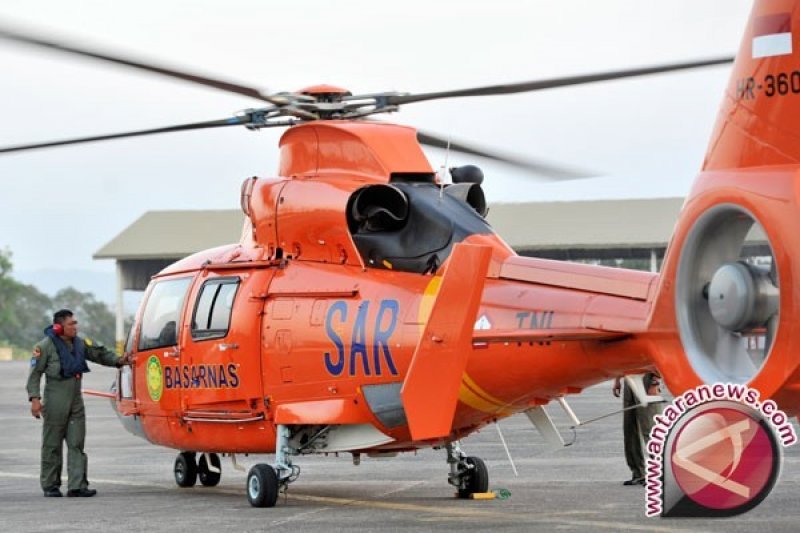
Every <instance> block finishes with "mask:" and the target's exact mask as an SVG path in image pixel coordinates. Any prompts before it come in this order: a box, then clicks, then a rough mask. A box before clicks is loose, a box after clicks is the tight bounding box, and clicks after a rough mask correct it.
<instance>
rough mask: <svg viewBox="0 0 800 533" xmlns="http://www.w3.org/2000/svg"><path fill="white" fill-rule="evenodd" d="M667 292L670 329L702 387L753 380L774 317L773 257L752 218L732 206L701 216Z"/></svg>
mask: <svg viewBox="0 0 800 533" xmlns="http://www.w3.org/2000/svg"><path fill="white" fill-rule="evenodd" d="M675 289H676V290H675V308H676V313H677V321H678V330H679V333H680V337H681V341H682V343H683V347H684V350H685V351H686V356H687V359H688V361H689V363H690V364H691V366H692V368H693V369H694V371H695V372H696V373H697V375H698V376H699V377H700V378H701V379H702V380H703V381H705V382H706V383H713V382H733V383H747V382H750V381H751V380H752V379H753V378H755V376H756V375H757V374H758V373H759V371H760V369H761V368H762V366H763V365H764V363H765V361H766V360H767V358H768V357H769V354H770V351H771V349H772V345H773V343H774V340H775V334H776V330H777V327H778V316H779V312H780V284H779V276H778V271H777V265H776V261H775V257H774V254H773V251H772V247H771V245H770V243H769V241H768V239H767V237H766V236H765V234H764V232H763V229H762V228H761V226H760V224H759V223H758V221H757V220H756V218H755V217H754V216H753V215H752V214H751V213H750V212H749V211H747V210H746V209H744V208H743V207H741V206H738V205H734V204H719V205H716V206H714V207H712V208H711V209H709V210H708V211H706V212H705V213H703V215H702V216H700V218H698V219H697V221H696V222H695V224H694V225H693V226H692V228H691V229H690V230H689V232H688V234H687V238H686V240H685V241H684V244H683V247H682V249H681V252H680V260H679V263H678V271H677V278H676V287H675Z"/></svg>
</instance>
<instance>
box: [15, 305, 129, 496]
mask: <svg viewBox="0 0 800 533" xmlns="http://www.w3.org/2000/svg"><path fill="white" fill-rule="evenodd" d="M44 333H45V335H46V336H45V338H44V339H42V340H41V341H39V342H38V343H37V344H36V346H35V347H34V349H33V358H32V359H31V371H30V375H29V376H28V385H27V389H28V399H29V400H30V402H31V414H32V415H33V416H34V417H35V418H39V417H41V416H43V417H44V424H43V427H42V464H41V476H40V481H41V484H42V490H43V491H44V495H45V496H47V497H60V496H61V490H60V488H59V487H60V486H61V464H62V446H61V443H62V441H64V440H66V441H67V473H68V491H67V496H82V497H88V496H94V495H95V494H97V491H96V490H94V489H90V488H89V481H88V480H87V478H86V466H87V458H86V454H85V453H83V444H84V440H85V437H86V412H85V410H84V406H83V395H82V394H81V377H82V375H83V374H85V373H86V372H89V367H88V365H87V364H86V360H87V359H88V360H89V361H92V362H95V363H99V364H101V365H105V366H116V367H120V366H122V365H125V364H129V360H128V359H127V358H124V357H119V356H118V355H117V354H115V353H114V352H112V351H111V350H109V349H107V348H105V347H104V346H103V345H102V344H100V343H98V342H93V341H92V340H91V339H88V338H83V337H79V336H78V321H77V320H76V319H75V317H74V315H73V313H72V311H70V310H69V309H62V310H60V311H58V312H56V313H55V314H54V315H53V325H52V326H49V327H48V328H47V329H45V330H44ZM42 374H44V375H45V376H47V377H46V380H45V387H44V401H42V395H41V394H40V392H39V387H40V385H41V380H42Z"/></svg>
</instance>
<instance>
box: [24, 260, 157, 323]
mask: <svg viewBox="0 0 800 533" xmlns="http://www.w3.org/2000/svg"><path fill="white" fill-rule="evenodd" d="M11 275H12V277H13V278H15V279H16V280H18V281H20V282H22V283H27V284H29V285H33V286H34V287H36V288H37V289H39V290H40V291H42V292H43V293H45V294H47V295H49V296H53V295H55V294H56V293H57V292H58V291H60V290H61V289H63V288H65V287H74V288H76V289H78V290H79V291H81V292H91V293H92V294H94V295H95V297H96V298H97V299H98V300H100V301H101V302H105V303H107V304H108V305H109V306H110V307H111V309H112V311H113V310H114V309H116V305H117V295H116V287H117V280H116V275H115V274H114V272H97V271H94V270H77V269H76V270H58V269H42V270H20V271H16V270H15V271H13V272H12V273H11ZM141 296H142V293H139V292H130V291H127V292H125V312H126V313H135V312H136V308H137V307H138V306H139V301H140V300H141Z"/></svg>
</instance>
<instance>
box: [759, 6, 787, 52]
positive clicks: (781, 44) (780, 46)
mask: <svg viewBox="0 0 800 533" xmlns="http://www.w3.org/2000/svg"><path fill="white" fill-rule="evenodd" d="M791 53H792V17H791V15H790V14H789V13H778V14H776V15H766V16H763V17H757V18H756V19H755V20H754V21H753V59H757V58H759V57H773V56H783V55H788V54H791Z"/></svg>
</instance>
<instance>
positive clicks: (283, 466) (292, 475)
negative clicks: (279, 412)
mask: <svg viewBox="0 0 800 533" xmlns="http://www.w3.org/2000/svg"><path fill="white" fill-rule="evenodd" d="M277 429H278V432H277V433H278V434H277V442H276V443H275V466H274V467H273V466H270V465H267V464H263V463H261V464H257V465H255V466H253V467H252V468H251V469H250V472H248V474H247V500H248V501H249V502H250V505H252V506H253V507H274V506H275V503H276V502H277V501H278V493H279V492H280V491H281V490H284V491H285V490H286V488H287V487H288V486H289V483H292V482H294V481H295V480H296V479H297V477H298V476H299V475H300V467H298V466H294V465H293V464H292V459H291V456H292V455H295V454H296V453H298V452H297V450H296V449H295V448H293V447H292V445H291V444H290V442H289V440H290V438H291V432H290V431H289V427H288V426H285V425H282V424H281V425H278V428H277Z"/></svg>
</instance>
